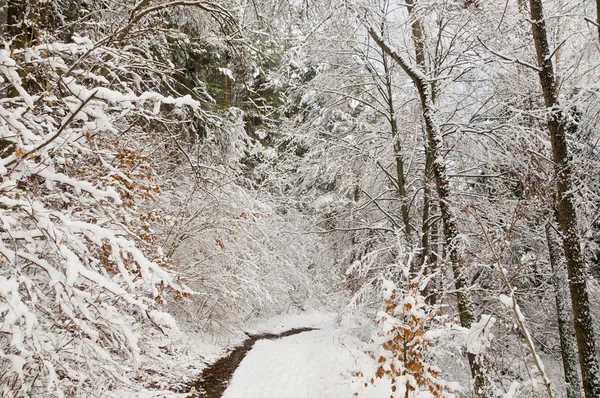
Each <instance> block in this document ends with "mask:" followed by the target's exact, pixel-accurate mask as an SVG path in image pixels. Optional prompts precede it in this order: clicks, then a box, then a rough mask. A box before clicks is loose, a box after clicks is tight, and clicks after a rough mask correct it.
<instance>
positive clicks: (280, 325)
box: [246, 312, 337, 334]
mask: <svg viewBox="0 0 600 398" xmlns="http://www.w3.org/2000/svg"><path fill="white" fill-rule="evenodd" d="M336 317H337V314H335V313H325V314H324V313H322V312H302V313H299V314H283V315H277V316H274V317H272V318H269V319H265V320H260V321H257V322H256V323H255V324H254V325H253V326H251V327H249V328H247V329H246V331H247V332H248V333H250V334H260V333H273V334H277V333H282V332H285V331H287V330H290V329H296V328H310V327H314V328H332V327H334V323H335V320H336Z"/></svg>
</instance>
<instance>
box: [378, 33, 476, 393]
mask: <svg viewBox="0 0 600 398" xmlns="http://www.w3.org/2000/svg"><path fill="white" fill-rule="evenodd" d="M369 34H370V35H371V37H372V38H373V40H374V41H375V43H377V45H378V46H379V47H380V48H381V49H382V50H383V51H384V52H385V53H386V54H388V55H389V56H390V57H391V58H392V59H393V60H394V61H395V62H396V63H397V64H398V65H399V66H400V67H401V68H402V69H403V70H404V72H405V73H406V74H407V75H408V76H409V78H410V79H411V80H412V82H413V84H414V85H415V87H416V89H417V92H418V94H419V99H420V102H421V110H422V112H423V120H424V122H425V131H426V134H427V139H428V148H429V150H430V151H431V156H432V158H433V167H432V171H433V176H434V180H435V186H436V190H437V193H438V198H439V206H440V213H441V216H442V227H443V232H444V242H445V249H446V253H447V255H448V258H449V260H450V263H451V266H452V272H453V276H454V286H455V288H456V291H457V301H458V311H459V317H460V323H461V325H462V326H463V327H465V328H470V327H471V325H472V324H473V310H472V308H471V296H470V295H469V293H468V291H466V290H465V289H466V287H467V286H468V283H467V280H466V277H465V275H464V265H463V263H462V261H461V259H460V256H459V253H458V250H457V248H456V240H457V237H458V229H457V227H456V219H455V216H454V213H453V211H452V208H451V207H450V203H449V200H450V185H449V182H448V177H447V173H446V165H445V163H444V160H443V159H442V158H441V156H440V149H441V146H442V142H441V138H440V137H441V134H440V131H439V126H438V124H437V121H436V114H435V109H434V106H433V101H432V93H431V86H430V84H429V81H428V80H427V77H426V76H425V75H424V74H423V72H422V71H421V70H420V69H418V68H415V67H414V66H412V65H410V63H409V62H408V61H406V60H405V59H404V58H403V57H402V56H401V55H399V54H398V53H396V52H395V51H394V50H392V49H391V48H390V47H389V46H388V45H387V44H386V43H385V42H384V41H383V38H381V37H380V36H379V35H378V34H377V32H375V30H374V29H372V28H371V29H369ZM467 357H468V360H469V367H470V369H471V374H472V376H473V378H474V379H475V392H476V394H477V395H478V396H480V397H481V396H485V392H484V391H483V390H484V387H485V376H484V375H483V371H482V369H481V366H480V364H479V362H478V361H477V358H476V356H475V355H474V354H472V353H467Z"/></svg>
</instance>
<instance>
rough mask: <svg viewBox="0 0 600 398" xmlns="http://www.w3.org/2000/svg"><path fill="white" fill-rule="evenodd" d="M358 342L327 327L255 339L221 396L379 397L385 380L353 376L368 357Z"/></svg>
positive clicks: (386, 393)
mask: <svg viewBox="0 0 600 398" xmlns="http://www.w3.org/2000/svg"><path fill="white" fill-rule="evenodd" d="M361 345H362V344H361V342H360V341H359V340H358V339H356V338H354V337H352V336H349V335H346V334H344V333H343V332H342V331H341V330H339V329H335V328H333V327H331V325H329V326H327V325H326V327H325V328H324V329H322V330H316V331H312V332H304V333H301V334H297V335H294V336H289V337H284V338H281V339H278V340H260V341H258V342H256V344H255V345H254V348H253V349H252V350H251V351H250V352H249V353H248V355H247V356H246V358H245V359H244V360H243V361H242V363H241V364H240V366H239V368H238V369H237V370H236V372H235V373H234V374H233V378H232V380H231V383H230V385H229V387H228V388H227V390H226V391H225V393H224V394H223V398H281V397H285V398H349V397H352V396H353V394H354V393H355V392H357V391H358V392H359V397H365V398H384V397H386V398H387V397H389V396H390V391H391V390H390V387H389V384H388V382H381V383H379V385H377V386H369V387H367V388H362V383H363V382H364V381H365V380H366V379H365V380H363V379H364V378H358V377H355V376H354V372H355V371H356V370H358V369H363V368H364V364H365V363H368V362H369V361H372V360H371V359H370V358H369V357H368V356H367V355H366V354H365V353H364V352H363V351H362V350H361V349H360V347H361Z"/></svg>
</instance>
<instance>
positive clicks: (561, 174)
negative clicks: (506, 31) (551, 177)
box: [529, 0, 600, 398]
mask: <svg viewBox="0 0 600 398" xmlns="http://www.w3.org/2000/svg"><path fill="white" fill-rule="evenodd" d="M529 8H530V13H531V21H532V23H531V27H532V33H533V39H534V42H535V49H536V54H537V60H538V65H539V67H540V71H539V77H540V85H541V87H542V91H543V94H544V102H545V105H546V107H547V108H548V113H549V114H548V117H547V119H548V120H547V123H548V132H549V134H550V141H551V145H552V159H553V161H554V169H555V174H556V176H555V177H556V191H557V197H556V201H557V204H556V207H557V213H558V224H559V227H560V232H561V233H562V235H563V237H564V238H563V249H564V252H565V258H566V263H567V273H568V275H569V289H570V291H571V303H572V307H573V317H574V320H575V337H576V339H577V348H578V350H579V364H580V367H581V374H582V376H583V389H584V391H585V396H586V398H592V397H600V381H599V379H598V359H597V357H596V340H595V336H594V329H593V323H592V316H591V313H590V303H589V297H588V291H587V286H586V279H587V275H586V272H585V267H584V260H583V257H582V254H581V246H580V239H579V236H578V231H577V216H576V213H575V206H574V204H573V193H572V189H573V184H572V170H571V165H570V161H569V153H568V148H567V137H566V134H565V126H566V122H567V118H566V116H565V113H564V112H563V111H562V110H561V109H560V106H559V101H558V93H557V88H556V79H555V75H554V66H553V64H552V57H551V51H550V46H549V44H548V37H547V32H546V23H545V20H544V13H543V7H542V0H529Z"/></svg>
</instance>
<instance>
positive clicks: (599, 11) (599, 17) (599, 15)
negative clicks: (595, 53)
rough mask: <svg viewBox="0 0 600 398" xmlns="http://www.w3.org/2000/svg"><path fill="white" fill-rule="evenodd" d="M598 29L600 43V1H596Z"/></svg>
mask: <svg viewBox="0 0 600 398" xmlns="http://www.w3.org/2000/svg"><path fill="white" fill-rule="evenodd" d="M596 28H598V41H600V0H596Z"/></svg>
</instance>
